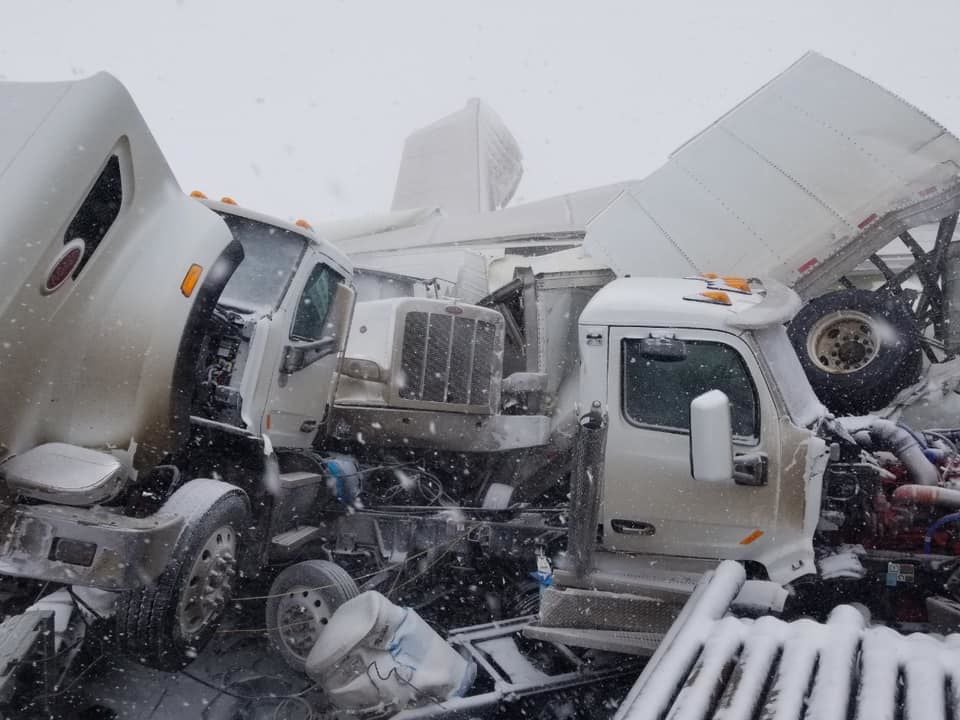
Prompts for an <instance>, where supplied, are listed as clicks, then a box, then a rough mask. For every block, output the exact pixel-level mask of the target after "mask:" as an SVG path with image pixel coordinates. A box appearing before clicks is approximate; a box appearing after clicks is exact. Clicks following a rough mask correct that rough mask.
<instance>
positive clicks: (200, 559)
mask: <svg viewBox="0 0 960 720" xmlns="http://www.w3.org/2000/svg"><path fill="white" fill-rule="evenodd" d="M236 552H237V535H236V533H235V532H234V530H233V528H232V527H230V526H229V525H222V526H221V527H219V528H217V529H216V530H214V531H213V532H212V533H211V534H210V537H208V538H207V541H206V542H205V543H204V544H203V547H202V548H201V549H200V552H199V553H198V554H197V559H196V560H195V561H194V563H193V567H192V568H190V572H189V573H188V574H187V575H186V578H185V580H184V585H183V587H182V588H181V592H180V601H179V603H178V604H177V618H178V620H179V622H180V631H181V633H182V634H183V636H184V637H192V636H194V635H196V634H198V633H199V632H200V631H201V630H202V629H203V628H204V627H206V626H207V625H208V624H209V623H210V622H211V621H212V620H214V619H215V618H217V617H219V615H220V613H222V612H223V609H224V607H225V606H226V604H227V600H228V599H229V597H230V592H231V589H232V587H233V579H234V577H235V576H236V574H237V569H236V564H237V561H236Z"/></svg>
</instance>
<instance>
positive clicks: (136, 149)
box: [0, 73, 232, 457]
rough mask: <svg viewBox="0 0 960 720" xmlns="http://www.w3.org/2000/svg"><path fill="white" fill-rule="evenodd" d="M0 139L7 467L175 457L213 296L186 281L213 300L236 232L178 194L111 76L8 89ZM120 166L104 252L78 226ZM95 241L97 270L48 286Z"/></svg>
mask: <svg viewBox="0 0 960 720" xmlns="http://www.w3.org/2000/svg"><path fill="white" fill-rule="evenodd" d="M0 130H2V132H0V457H2V456H3V455H4V453H19V452H23V451H25V450H27V449H29V448H31V447H33V446H35V445H37V444H40V443H43V442H65V443H72V444H76V445H83V446H88V447H121V448H126V447H128V446H130V445H131V444H132V443H137V444H139V445H140V447H141V451H142V452H141V455H142V456H143V457H146V456H147V455H150V454H152V455H154V456H159V455H161V454H163V453H165V452H169V451H171V450H172V449H174V448H175V446H176V444H177V443H178V442H179V441H180V440H179V436H178V434H177V430H178V429H182V428H178V427H177V426H178V425H182V424H183V421H184V420H185V419H188V418H182V417H179V416H178V410H177V407H176V406H177V402H176V401H175V396H177V395H178V393H181V394H182V393H189V388H185V387H182V384H183V383H182V382H180V381H178V380H177V379H176V378H177V376H178V371H177V367H178V358H179V357H181V356H182V355H183V353H182V352H180V350H181V340H182V339H183V336H184V334H185V328H186V327H187V322H188V319H189V318H190V316H191V312H192V310H193V308H194V305H195V303H196V300H197V297H198V296H199V295H200V294H201V292H200V290H198V291H197V292H193V293H192V294H191V293H185V292H182V291H181V283H182V282H183V281H184V277H185V274H186V273H187V271H188V269H190V267H191V265H192V264H197V265H199V266H201V268H202V269H203V273H202V275H201V278H200V281H199V282H200V285H199V287H200V288H201V289H202V287H203V285H204V284H205V283H206V281H207V279H208V275H209V274H210V273H209V271H210V269H211V268H212V267H213V266H214V264H215V262H216V261H217V259H218V258H219V257H220V255H221V253H223V252H224V250H225V248H227V246H228V245H229V244H230V243H231V242H232V237H231V235H230V231H229V230H228V229H227V227H226V225H225V224H224V223H223V221H222V220H221V219H220V218H218V217H217V216H216V215H214V214H213V213H212V212H210V211H209V210H207V209H206V208H205V207H203V206H202V205H200V204H199V203H197V202H196V201H194V200H192V199H190V198H188V197H187V196H185V195H184V194H183V193H182V192H181V191H180V188H179V187H178V186H177V183H176V181H175V179H174V177H173V173H172V172H171V171H170V168H169V166H168V165H167V162H166V160H165V158H164V156H163V154H162V152H161V151H160V148H159V147H158V146H157V144H156V141H155V140H154V138H153V136H152V135H151V134H150V131H149V129H148V128H147V126H146V123H145V122H144V120H143V118H142V117H141V115H140V113H139V111H138V110H137V107H136V105H135V104H134V102H133V100H132V99H131V98H130V96H129V94H128V93H127V91H126V89H125V88H124V87H123V86H122V85H121V84H120V83H119V82H118V81H117V80H116V79H115V78H113V77H111V76H109V75H107V74H105V73H100V74H98V75H95V76H93V77H91V78H88V79H85V80H80V81H76V82H60V83H11V82H0ZM108 166H111V167H115V168H117V173H118V176H119V188H120V190H119V193H118V194H119V202H118V207H119V209H118V211H117V214H116V216H115V217H114V219H113V220H112V221H110V222H109V223H107V224H106V231H105V234H103V235H102V237H101V238H99V240H97V238H96V237H95V232H94V231H92V230H91V224H90V223H87V224H86V226H84V229H83V230H77V229H75V228H74V222H73V221H74V220H75V218H76V217H77V214H78V209H79V208H83V207H91V206H93V205H97V203H100V205H97V206H98V207H99V206H101V205H106V203H107V201H106V200H103V199H95V200H92V201H91V204H88V203H87V200H88V195H89V194H90V193H91V188H93V187H94V185H95V182H97V179H98V177H99V176H101V172H105V170H104V168H105V167H108ZM113 187H115V184H114V185H113ZM111 192H113V193H114V194H112V195H110V196H109V202H116V200H115V197H116V196H117V191H116V190H113V191H111ZM97 222H101V221H100V220H99V216H98V220H97ZM103 222H106V221H103ZM78 227H79V226H78ZM88 231H90V234H89V235H88V236H87V237H84V235H87V232H88ZM81 241H82V246H83V248H84V253H87V252H88V251H89V254H88V255H87V254H85V255H84V257H85V258H86V260H85V261H84V262H85V263H86V264H84V265H83V266H82V267H80V266H76V267H77V269H76V270H74V266H71V268H70V273H71V274H70V275H69V276H67V277H65V278H63V282H62V284H60V285H58V286H57V287H56V288H54V289H51V288H49V287H45V286H46V285H47V283H48V282H49V280H50V278H51V277H54V276H55V274H54V268H55V267H57V266H58V263H59V259H60V258H62V257H64V252H65V245H67V244H68V243H69V244H73V243H76V242H81ZM88 241H90V243H89V244H86V243H87V242H88ZM180 374H181V375H184V374H185V373H180ZM188 381H189V378H188ZM179 415H182V412H179Z"/></svg>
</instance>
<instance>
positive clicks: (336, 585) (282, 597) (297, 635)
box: [266, 560, 360, 673]
mask: <svg viewBox="0 0 960 720" xmlns="http://www.w3.org/2000/svg"><path fill="white" fill-rule="evenodd" d="M359 594H360V591H359V590H358V589H357V584H356V583H355V582H354V581H353V578H351V577H350V575H349V574H348V573H347V571H346V570H344V569H343V568H342V567H340V566H339V565H337V564H336V563H332V562H327V561H326V560H307V561H305V562H300V563H297V564H296V565H291V566H290V567H288V568H287V569H286V570H284V571H283V572H282V573H280V574H279V575H277V578H276V580H274V581H273V584H272V585H271V586H270V597H269V599H268V600H267V613H266V617H267V631H268V632H269V634H270V642H271V643H272V644H273V646H274V647H275V648H276V649H277V652H279V653H280V655H281V656H282V657H283V659H284V661H286V663H287V665H289V666H290V667H291V668H293V669H294V670H297V671H298V672H301V673H302V672H305V671H306V670H305V665H306V662H307V656H308V655H309V654H310V651H311V650H312V649H313V646H314V645H315V644H316V642H317V640H318V639H319V637H320V633H321V632H322V631H323V626H324V625H326V624H327V622H328V621H329V620H330V616H331V615H333V613H334V611H335V610H336V609H337V608H338V607H340V606H341V605H343V604H344V603H345V602H346V601H347V600H350V599H352V598H355V597H356V596H357V595H359Z"/></svg>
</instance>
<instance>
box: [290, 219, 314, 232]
mask: <svg viewBox="0 0 960 720" xmlns="http://www.w3.org/2000/svg"><path fill="white" fill-rule="evenodd" d="M294 225H296V226H297V227H301V228H303V229H304V230H313V225H311V224H310V223H308V222H307V221H306V220H304V219H303V218H300V219H299V220H297V221H296V222H295V223H294Z"/></svg>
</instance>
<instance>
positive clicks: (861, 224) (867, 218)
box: [857, 213, 877, 230]
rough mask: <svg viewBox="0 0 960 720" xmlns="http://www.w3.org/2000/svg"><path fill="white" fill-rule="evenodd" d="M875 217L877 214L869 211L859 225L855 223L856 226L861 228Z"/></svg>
mask: <svg viewBox="0 0 960 720" xmlns="http://www.w3.org/2000/svg"><path fill="white" fill-rule="evenodd" d="M876 219H877V214H876V213H870V214H869V215H868V216H867V217H866V218H864V220H863V221H862V222H861V223H860V224H859V225H857V227H858V228H860V229H861V230H863V229H864V228H865V227H866V226H867V225H869V224H870V223H872V222H873V221H874V220H876Z"/></svg>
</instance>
